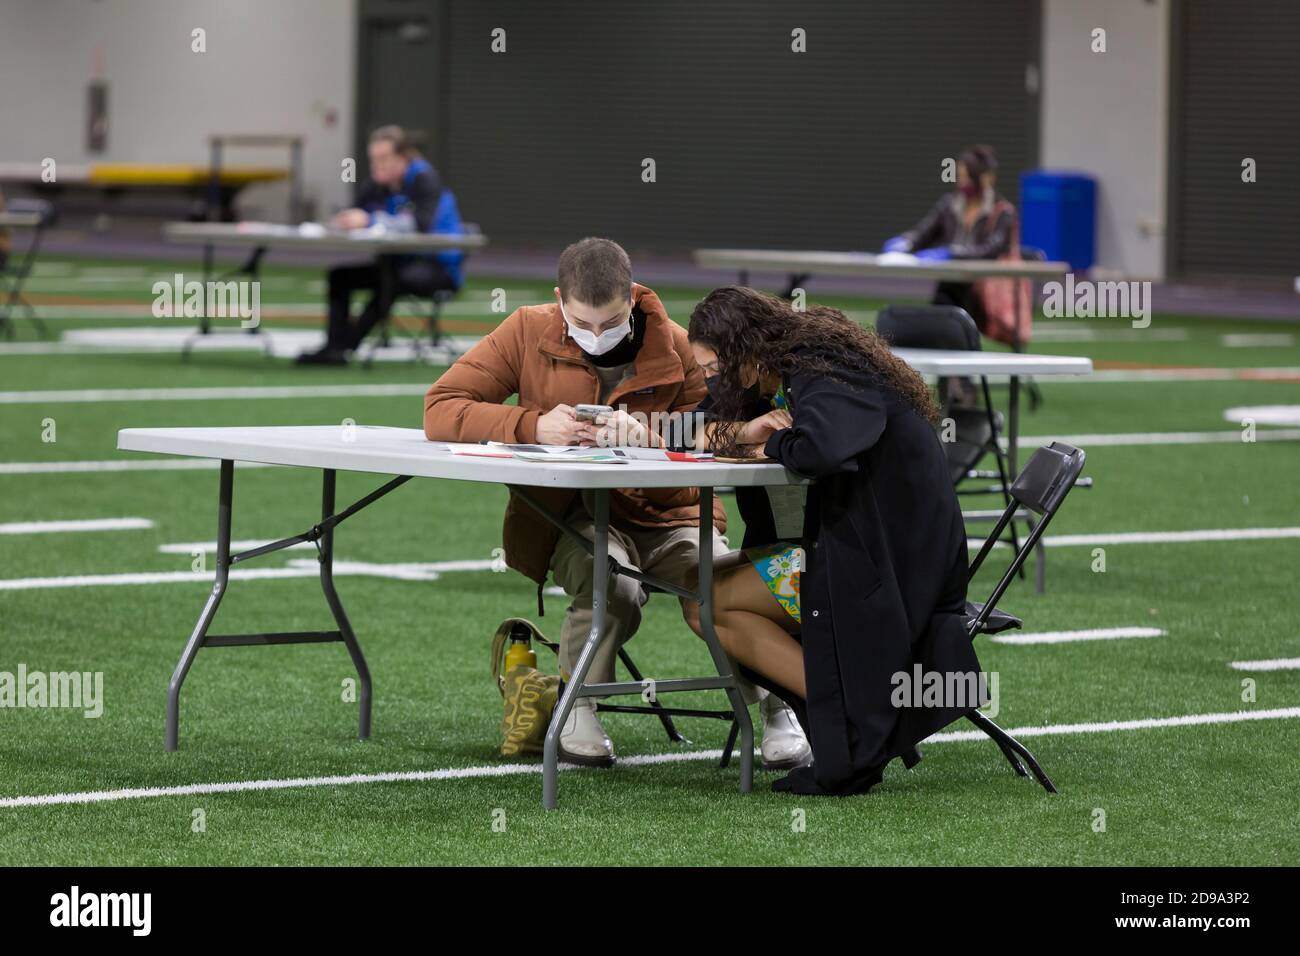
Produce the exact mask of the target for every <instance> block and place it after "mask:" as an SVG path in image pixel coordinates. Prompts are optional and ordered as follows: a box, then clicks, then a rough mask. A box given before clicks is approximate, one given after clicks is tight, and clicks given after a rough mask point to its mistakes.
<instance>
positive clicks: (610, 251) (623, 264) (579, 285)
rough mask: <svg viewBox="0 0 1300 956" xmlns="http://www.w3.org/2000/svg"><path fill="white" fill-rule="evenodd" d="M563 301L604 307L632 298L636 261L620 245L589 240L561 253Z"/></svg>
mask: <svg viewBox="0 0 1300 956" xmlns="http://www.w3.org/2000/svg"><path fill="white" fill-rule="evenodd" d="M556 273H557V275H556V278H557V279H558V284H559V286H560V298H562V299H564V300H565V301H566V302H568V301H570V300H572V299H577V300H578V301H579V302H582V303H584V304H585V305H592V306H601V305H604V304H605V303H606V302H610V301H612V300H613V299H616V298H618V299H627V300H629V301H631V299H632V260H631V259H629V258H628V257H627V253H626V252H625V251H624V250H623V247H622V246H620V245H619V244H618V243H617V242H614V241H612V240H610V239H596V238H587V239H582V240H580V241H578V242H575V243H574V244H573V245H571V246H569V247H568V248H567V249H565V250H564V251H563V252H561V253H560V263H559V265H558V266H557V268H556Z"/></svg>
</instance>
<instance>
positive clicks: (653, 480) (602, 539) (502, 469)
mask: <svg viewBox="0 0 1300 956" xmlns="http://www.w3.org/2000/svg"><path fill="white" fill-rule="evenodd" d="M117 447H118V448H119V449H121V450H123V451H137V452H153V453H157V454H166V455H183V456H187V457H191V458H209V459H215V460H218V461H220V462H221V475H220V481H219V487H218V495H217V567H216V579H215V581H214V583H213V586H212V591H211V593H210V594H209V595H208V599H207V601H206V603H205V604H204V606H203V610H202V612H201V613H200V615H199V619H198V622H197V623H196V624H195V626H194V630H193V632H192V633H191V634H190V637H189V640H188V641H187V642H186V644H185V648H184V650H183V651H182V653H181V657H180V660H179V661H178V662H177V664H176V670H175V672H174V673H173V674H172V678H171V682H170V684H169V686H168V692H167V727H166V739H165V746H166V749H167V750H175V749H176V747H177V743H178V738H179V722H180V691H181V685H182V684H183V683H184V681H185V677H186V674H187V673H188V672H189V669H190V666H191V665H192V664H193V662H194V658H195V656H196V655H197V654H198V652H199V650H200V649H201V648H203V647H218V646H227V647H229V646H248V645H266V644H302V643H320V642H332V641H338V642H341V643H343V644H344V645H345V646H346V647H347V650H348V653H349V654H350V655H351V657H352V662H353V665H354V666H355V668H356V671H357V677H358V680H359V683H360V687H361V695H360V717H359V722H360V726H359V731H358V736H359V737H360V738H361V739H363V740H364V739H365V738H367V737H369V736H370V717H371V698H372V686H371V679H370V672H369V669H368V668H367V666H366V661H365V657H364V656H363V655H362V653H361V646H360V644H359V642H358V641H357V638H356V634H355V633H354V632H353V630H352V626H351V624H350V623H349V621H348V617H347V614H346V612H345V611H344V609H343V603H342V601H341V600H340V599H339V596H338V593H337V592H336V590H335V588H334V580H333V562H334V528H335V527H336V526H337V525H338V524H339V523H341V522H342V521H344V520H345V519H347V518H349V517H351V516H352V515H354V514H356V513H357V512H358V511H360V510H361V509H363V508H365V507H366V506H368V505H370V504H372V503H373V502H375V501H377V500H378V499H379V498H382V497H383V496H384V495H386V494H388V493H389V492H390V491H392V490H394V489H395V488H397V487H399V486H400V485H403V484H405V483H406V482H407V481H409V480H410V479H412V478H448V479H453V480H460V481H479V482H486V483H490V484H503V485H507V486H509V487H510V488H511V490H512V491H514V492H515V493H516V494H518V495H519V496H520V497H521V498H522V499H523V500H524V501H526V502H528V503H529V504H530V505H532V506H533V507H534V508H537V510H538V511H539V512H540V513H541V514H542V515H543V516H545V517H546V518H547V520H549V521H550V522H551V523H552V524H554V525H556V527H557V528H559V529H560V531H561V532H562V533H564V534H567V535H569V536H570V537H572V538H574V539H575V540H576V541H578V542H579V543H580V544H581V545H582V546H583V547H585V548H587V549H588V550H589V551H590V553H591V554H592V557H593V565H592V574H593V592H594V593H593V599H592V610H593V617H592V626H591V631H590V633H589V634H588V636H587V640H586V642H585V643H584V645H583V648H582V652H581V654H580V655H579V657H578V662H577V665H576V669H575V671H574V673H573V674H572V676H571V679H570V680H569V682H568V683H567V684H566V685H565V689H564V693H563V694H562V695H561V697H560V701H559V703H558V705H557V706H556V709H555V713H554V715H553V716H552V718H551V724H550V727H549V728H548V730H547V733H546V743H545V746H544V750H543V757H542V767H543V770H542V804H543V806H544V807H546V808H547V809H553V808H554V807H555V805H556V800H557V769H558V763H559V737H560V729H561V728H562V727H563V726H564V723H565V721H566V720H567V718H568V715H569V712H570V711H571V710H572V709H573V705H574V702H575V701H576V700H577V698H579V697H603V696H614V695H627V694H641V693H642V692H643V690H644V689H645V685H644V683H642V682H640V681H633V682H613V683H601V684H588V683H586V677H587V672H588V670H589V669H590V667H591V661H592V657H593V655H594V653H595V651H596V648H597V646H598V645H599V644H600V641H601V639H602V636H603V634H604V627H605V612H606V594H607V585H608V581H609V576H610V575H611V574H623V575H628V576H630V577H632V578H634V579H635V580H638V581H640V582H642V583H643V584H647V585H650V586H653V587H657V588H659V589H661V590H664V591H667V592H669V593H671V594H674V595H677V596H678V597H683V598H687V599H691V600H695V601H698V602H699V603H700V621H701V624H702V628H701V629H702V630H703V631H704V640H705V643H706V644H707V646H708V649H709V654H710V655H711V657H712V659H713V664H714V667H715V669H716V670H717V675H716V676H713V677H696V678H672V679H667V680H656V681H655V682H654V688H655V693H656V695H658V694H663V693H673V692H678V691H694V690H707V689H716V690H725V691H726V693H727V696H728V698H729V700H730V702H731V707H732V710H733V712H734V715H735V721H736V725H737V726H738V728H739V736H740V740H739V751H740V754H739V755H740V789H741V792H748V791H749V790H750V789H751V787H752V784H753V772H754V767H753V760H754V729H753V726H752V724H751V723H750V719H749V711H748V709H747V708H746V706H745V702H744V700H743V699H742V698H741V695H740V692H739V690H738V687H737V684H736V678H735V675H734V674H733V673H732V669H731V663H730V661H729V660H728V658H727V656H726V654H725V653H724V652H723V650H722V647H721V645H720V644H719V643H718V639H717V635H716V633H715V632H714V628H713V611H712V588H713V528H712V521H711V520H710V516H711V515H712V514H713V489H714V488H715V487H717V486H719V485H730V486H733V487H734V486H737V485H746V486H755V485H788V484H800V483H802V479H799V478H797V477H796V476H794V475H793V474H791V473H790V472H787V471H786V470H785V468H783V467H782V466H780V465H776V464H724V463H721V462H699V463H689V462H660V461H633V462H630V463H628V464H618V465H613V464H596V463H581V462H568V463H564V462H554V463H553V462H531V461H521V460H518V459H512V458H487V457H476V456H469V455H457V454H452V453H450V452H449V451H440V450H438V447H437V443H431V442H429V441H427V440H426V439H425V437H424V433H423V432H422V431H421V430H419V429H414V428H388V427H371V426H353V427H350V428H345V427H343V426H339V425H311V426H285V427H257V428H124V429H122V430H121V431H119V432H118V440H117ZM489 450H490V447H485V448H484V451H489ZM236 461H243V462H258V463H262V464H271V465H289V466H295V467H300V468H315V469H318V470H320V471H321V472H322V476H323V491H322V496H321V520H320V522H319V523H317V524H315V525H313V526H312V527H311V528H309V529H308V530H306V531H304V532H301V533H300V534H295V535H291V536H289V537H287V538H282V539H280V540H278V541H274V542H271V543H270V544H266V545H262V546H260V547H255V548H250V549H249V550H247V551H243V552H240V553H238V554H231V553H230V528H231V509H232V505H233V491H234V475H235V462H236ZM339 471H354V472H366V473H371V474H382V475H393V476H395V477H393V478H392V479H391V480H389V481H388V482H386V483H385V484H383V485H381V486H380V487H379V488H377V489H376V490H374V491H372V492H371V493H370V494H368V495H366V496H365V497H363V498H361V499H359V500H357V501H356V502H354V503H353V504H351V505H349V506H348V507H346V508H344V509H342V510H341V511H337V512H336V511H335V501H334V498H335V480H336V476H337V473H338V472H339ZM680 487H695V488H698V489H699V490H700V509H701V515H703V516H704V520H703V521H702V522H701V524H700V570H699V580H698V589H697V591H690V590H687V589H685V588H682V587H680V586H679V585H676V584H674V583H672V582H668V581H663V580H659V579H657V578H654V577H652V576H650V575H647V574H644V573H643V572H641V571H639V570H637V569H634V568H628V567H624V566H622V565H621V564H619V563H618V562H617V561H613V560H611V559H610V557H609V493H610V491H611V490H612V489H614V488H680ZM535 488H571V489H580V490H583V491H590V492H591V493H592V498H593V508H594V512H595V513H594V514H593V515H592V516H591V517H592V519H593V521H594V524H595V535H594V541H590V542H589V541H588V540H587V539H586V538H584V537H582V536H581V535H580V534H579V533H578V532H577V531H576V530H575V529H574V528H572V527H570V526H569V525H568V524H567V523H566V522H565V520H564V516H563V515H557V514H555V513H553V512H552V511H550V510H549V509H547V508H546V507H544V506H542V505H541V503H540V502H538V501H537V500H536V499H535V498H534V497H533V496H532V495H531V494H530V493H529V489H535ZM305 541H310V542H314V543H315V544H316V547H317V549H318V550H319V553H320V580H321V588H322V590H323V591H324V592H325V600H326V603H327V604H328V605H329V609H330V612H331V614H332V615H333V617H334V620H335V623H336V625H337V630H333V631H293V632H265V633H256V634H226V635H222V634H209V633H208V628H209V627H210V625H211V624H212V621H213V618H214V617H215V615H216V613H217V608H218V607H219V606H220V604H221V601H222V598H223V597H224V596H225V593H226V588H227V585H228V583H229V573H230V568H231V566H232V565H234V564H237V563H241V562H243V561H246V560H249V559H251V558H255V557H259V556H261V555H264V554H269V553H271V552H274V551H279V550H282V549H284V548H287V547H290V546H292V545H295V544H298V543H300V542H305Z"/></svg>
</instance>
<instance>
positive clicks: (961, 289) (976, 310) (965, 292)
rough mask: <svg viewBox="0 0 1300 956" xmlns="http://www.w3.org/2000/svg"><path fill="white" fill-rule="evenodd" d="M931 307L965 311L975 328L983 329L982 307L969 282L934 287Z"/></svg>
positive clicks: (973, 287) (941, 283) (949, 283)
mask: <svg viewBox="0 0 1300 956" xmlns="http://www.w3.org/2000/svg"><path fill="white" fill-rule="evenodd" d="M930 304H931V305H955V306H959V307H961V308H963V309H965V310H966V314H967V315H969V316H970V317H971V318H972V319H974V320H975V325H976V327H977V328H980V329H983V328H984V318H985V316H984V305H983V303H981V302H980V297H979V296H977V295H976V294H975V286H974V285H973V284H972V283H970V282H940V283H939V284H938V286H936V287H935V290H934V296H933V298H931V299H930Z"/></svg>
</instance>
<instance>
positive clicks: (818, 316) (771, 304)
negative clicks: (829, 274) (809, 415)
mask: <svg viewBox="0 0 1300 956" xmlns="http://www.w3.org/2000/svg"><path fill="white" fill-rule="evenodd" d="M687 336H688V337H689V338H690V340H691V341H692V342H698V343H699V344H701V345H704V346H706V347H708V348H710V349H712V350H713V351H714V352H715V353H717V356H718V369H719V382H720V386H721V387H720V388H718V389H716V390H715V394H714V408H713V413H714V417H715V418H716V419H717V421H718V423H719V424H718V426H717V429H716V431H715V433H714V441H713V445H714V448H715V450H717V451H718V452H719V454H730V455H735V454H737V453H740V450H739V449H738V447H737V444H736V441H735V437H736V432H737V430H738V429H739V427H740V424H742V422H741V421H740V420H741V418H742V415H743V412H742V406H743V404H744V400H745V399H744V395H745V386H744V385H743V384H742V383H741V380H740V372H741V369H742V368H744V367H746V366H747V365H748V364H749V363H752V362H755V363H757V364H758V365H759V366H760V367H762V368H764V369H768V370H770V371H774V372H780V373H783V374H791V373H794V372H813V373H819V374H822V375H826V376H828V377H830V378H833V379H835V380H837V381H841V382H844V381H845V379H844V377H843V373H844V370H845V369H854V370H860V371H865V372H867V373H868V374H869V375H870V376H871V377H872V378H873V379H874V380H875V381H876V382H877V383H879V384H880V385H882V386H883V387H885V388H888V389H890V390H892V391H894V392H895V393H897V394H898V395H899V396H900V397H901V398H902V399H903V400H904V401H905V402H907V404H909V405H910V406H911V407H912V408H913V409H915V410H916V412H917V414H919V415H920V416H921V417H922V418H924V419H926V420H927V421H929V422H934V421H937V420H938V418H939V407H938V405H937V404H936V403H935V400H934V396H933V395H932V394H931V392H930V388H929V386H927V385H926V384H925V380H924V379H923V378H921V376H920V374H919V373H918V372H917V371H916V370H915V369H913V368H912V367H911V366H910V365H908V364H907V363H906V362H904V361H903V360H902V359H900V358H899V357H898V356H896V355H894V353H893V352H891V351H890V350H889V346H888V345H887V344H886V343H885V341H884V340H883V339H881V338H880V337H879V336H878V335H876V333H875V332H874V331H873V330H871V329H867V328H864V327H862V326H861V325H858V324H857V323H856V322H854V321H853V320H852V319H850V318H849V317H848V316H847V315H845V314H844V313H843V312H841V311H840V310H839V309H832V308H830V307H829V306H824V305H814V306H809V307H808V308H807V309H805V310H798V309H795V308H794V307H793V306H792V305H791V304H790V303H789V302H787V301H786V300H784V299H779V298H777V297H776V296H774V295H769V294H768V293H766V292H760V291H758V290H757V289H749V288H744V287H741V286H724V287H723V288H721V289H714V290H713V291H712V292H710V293H709V294H708V295H706V296H705V297H704V298H703V299H702V300H700V302H699V304H698V305H696V306H695V308H694V310H693V311H692V312H691V321H690V325H689V326H688V328H687ZM800 346H807V348H802V349H801V348H800Z"/></svg>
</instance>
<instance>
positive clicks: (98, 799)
mask: <svg viewBox="0 0 1300 956" xmlns="http://www.w3.org/2000/svg"><path fill="white" fill-rule="evenodd" d="M1296 717H1300V707H1280V708H1275V709H1272V710H1243V711H1236V712H1230V713H1221V714H1186V715H1183V716H1180V717H1148V718H1144V719H1141V720H1112V721H1105V722H1100V723H1081V724H1048V725H1046V726H1032V727H1015V728H1012V729H1010V730H1008V731H1007V733H1009V734H1011V735H1013V736H1015V737H1047V736H1058V735H1073V734H1102V733H1115V732H1117V731H1126V730H1156V729H1164V728H1173V727H1197V726H1205V725H1209V724H1234V723H1240V722H1243V721H1256V720H1287V719H1293V718H1296ZM986 739H988V738H987V737H985V735H984V733H983V731H979V730H959V731H951V732H948V733H939V734H935V735H934V736H933V737H930V738H929V739H928V740H926V741H925V743H927V744H934V743H953V742H958V741H969V740H986ZM721 756H722V751H721V750H694V751H686V752H679V753H666V754H645V755H641V756H631V757H620V758H619V764H620V765H622V766H635V767H640V766H649V765H653V764H665V763H685V762H688V761H699V760H717V759H719V758H720V757H721ZM560 767H561V769H563V770H570V769H575V768H573V767H571V766H569V765H567V764H561V765H560ZM541 772H542V765H541V763H540V762H538V763H529V764H520V763H515V764H495V765H489V766H479V767H455V768H448V769H445V770H399V771H389V772H384V773H353V774H331V775H325V776H316V777H287V778H281V779H266V780H235V781H230V782H225V783H192V784H182V785H179V786H170V787H130V788H125V789H119V790H83V791H80V792H76V793H46V794H34V795H31V796H16V797H3V798H0V808H9V807H48V806H57V805H60V804H86V803H112V802H116V801H121V800H142V799H148V798H151V797H186V796H200V795H203V794H214V793H246V792H250V791H266V790H298V789H304V788H308V787H340V786H350V785H353V784H363V783H409V782H415V783H419V782H425V781H431V780H465V779H475V778H482V777H513V776H527V775H529V774H539V773H541Z"/></svg>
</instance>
